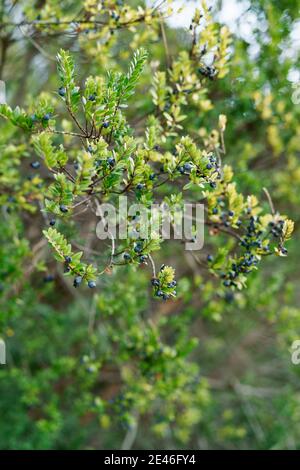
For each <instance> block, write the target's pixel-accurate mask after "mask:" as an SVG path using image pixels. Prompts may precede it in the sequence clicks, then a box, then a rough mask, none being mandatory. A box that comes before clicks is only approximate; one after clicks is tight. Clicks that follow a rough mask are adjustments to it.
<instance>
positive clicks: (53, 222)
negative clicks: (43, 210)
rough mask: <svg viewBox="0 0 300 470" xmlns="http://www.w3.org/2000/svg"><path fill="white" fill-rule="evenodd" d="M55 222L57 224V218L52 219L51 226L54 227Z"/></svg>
mask: <svg viewBox="0 0 300 470" xmlns="http://www.w3.org/2000/svg"><path fill="white" fill-rule="evenodd" d="M55 224H56V220H55V219H51V220H50V222H49V225H51V227H54V225H55Z"/></svg>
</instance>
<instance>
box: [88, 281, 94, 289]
mask: <svg viewBox="0 0 300 470" xmlns="http://www.w3.org/2000/svg"><path fill="white" fill-rule="evenodd" d="M88 286H89V288H90V289H94V288H95V287H96V283H95V281H89V282H88Z"/></svg>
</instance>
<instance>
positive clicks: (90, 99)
mask: <svg viewBox="0 0 300 470" xmlns="http://www.w3.org/2000/svg"><path fill="white" fill-rule="evenodd" d="M95 99H96V96H95V94H94V93H93V94H92V95H90V96H89V97H88V100H89V101H95Z"/></svg>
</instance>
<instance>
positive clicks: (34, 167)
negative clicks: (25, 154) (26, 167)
mask: <svg viewBox="0 0 300 470" xmlns="http://www.w3.org/2000/svg"><path fill="white" fill-rule="evenodd" d="M30 166H31V168H33V169H34V170H37V169H38V168H39V167H40V166H41V164H40V162H32V163H30Z"/></svg>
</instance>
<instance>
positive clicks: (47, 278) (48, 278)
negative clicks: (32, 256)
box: [43, 274, 54, 282]
mask: <svg viewBox="0 0 300 470" xmlns="http://www.w3.org/2000/svg"><path fill="white" fill-rule="evenodd" d="M43 280H44V282H52V281H54V276H53V274H47V275H46V276H44V279H43Z"/></svg>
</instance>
